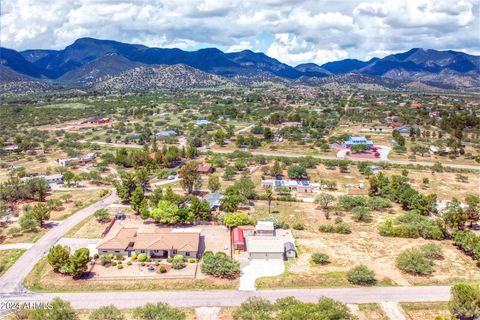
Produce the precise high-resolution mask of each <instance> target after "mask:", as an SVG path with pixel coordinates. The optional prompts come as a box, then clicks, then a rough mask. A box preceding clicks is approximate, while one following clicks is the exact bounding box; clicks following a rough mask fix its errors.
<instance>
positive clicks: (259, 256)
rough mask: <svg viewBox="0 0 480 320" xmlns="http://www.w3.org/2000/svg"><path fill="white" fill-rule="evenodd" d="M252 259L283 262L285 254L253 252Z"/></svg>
mask: <svg viewBox="0 0 480 320" xmlns="http://www.w3.org/2000/svg"><path fill="white" fill-rule="evenodd" d="M250 259H262V260H283V252H251V253H250Z"/></svg>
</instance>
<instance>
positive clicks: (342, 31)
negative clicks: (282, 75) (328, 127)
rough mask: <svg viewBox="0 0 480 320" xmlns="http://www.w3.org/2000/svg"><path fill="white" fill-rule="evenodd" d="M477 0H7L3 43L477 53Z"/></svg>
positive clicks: (314, 56)
mask: <svg viewBox="0 0 480 320" xmlns="http://www.w3.org/2000/svg"><path fill="white" fill-rule="evenodd" d="M479 10H480V9H479V1H478V0H408V1H398V0H383V1H380V0H349V1H338V0H323V1H318V0H266V1H258V0H188V1H182V0H178V1H177V0H136V1H127V0H118V1H111V0H75V1H65V0H6V1H3V2H2V12H1V16H0V17H1V19H0V28H1V31H2V32H1V33H0V41H1V45H2V46H5V47H11V48H14V49H18V50H23V49H27V48H55V49H60V48H64V47H65V46H67V45H69V44H71V43H72V42H73V41H74V40H75V39H77V38H79V37H95V38H100V39H113V40H118V41H124V42H131V43H142V44H145V45H149V46H161V47H180V48H183V49H189V48H198V47H203V46H210V47H211V46H216V47H219V48H220V49H223V50H227V51H238V50H243V49H251V50H254V51H264V52H266V53H268V54H271V55H272V56H274V57H275V58H277V59H279V60H281V61H284V62H287V63H290V64H297V63H302V62H311V61H313V62H317V63H321V62H325V61H328V60H333V59H341V58H345V57H355V58H360V59H365V58H367V57H371V55H376V54H378V55H382V54H384V53H387V52H399V51H402V50H408V49H410V48H412V47H423V48H433V49H462V50H466V51H471V52H478V51H480V43H479V41H478V37H479V29H478V26H479V24H480V18H479V15H480V13H479Z"/></svg>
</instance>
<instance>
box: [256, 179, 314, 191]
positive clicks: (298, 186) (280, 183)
mask: <svg viewBox="0 0 480 320" xmlns="http://www.w3.org/2000/svg"><path fill="white" fill-rule="evenodd" d="M277 187H287V188H288V189H290V190H292V191H296V192H302V193H313V192H316V191H318V190H319V189H320V184H319V183H311V182H310V181H308V180H280V179H276V180H262V188H265V189H271V188H277Z"/></svg>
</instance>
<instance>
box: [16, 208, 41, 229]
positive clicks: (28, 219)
mask: <svg viewBox="0 0 480 320" xmlns="http://www.w3.org/2000/svg"><path fill="white" fill-rule="evenodd" d="M19 224H20V228H22V230H23V231H27V232H28V231H33V230H35V228H36V226H37V222H36V221H35V218H34V217H33V215H32V212H31V211H26V212H24V213H23V214H22V216H21V217H20V220H19Z"/></svg>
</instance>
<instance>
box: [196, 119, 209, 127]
mask: <svg viewBox="0 0 480 320" xmlns="http://www.w3.org/2000/svg"><path fill="white" fill-rule="evenodd" d="M209 123H210V121H208V120H197V122H196V125H197V126H204V125H207V124H209Z"/></svg>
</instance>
